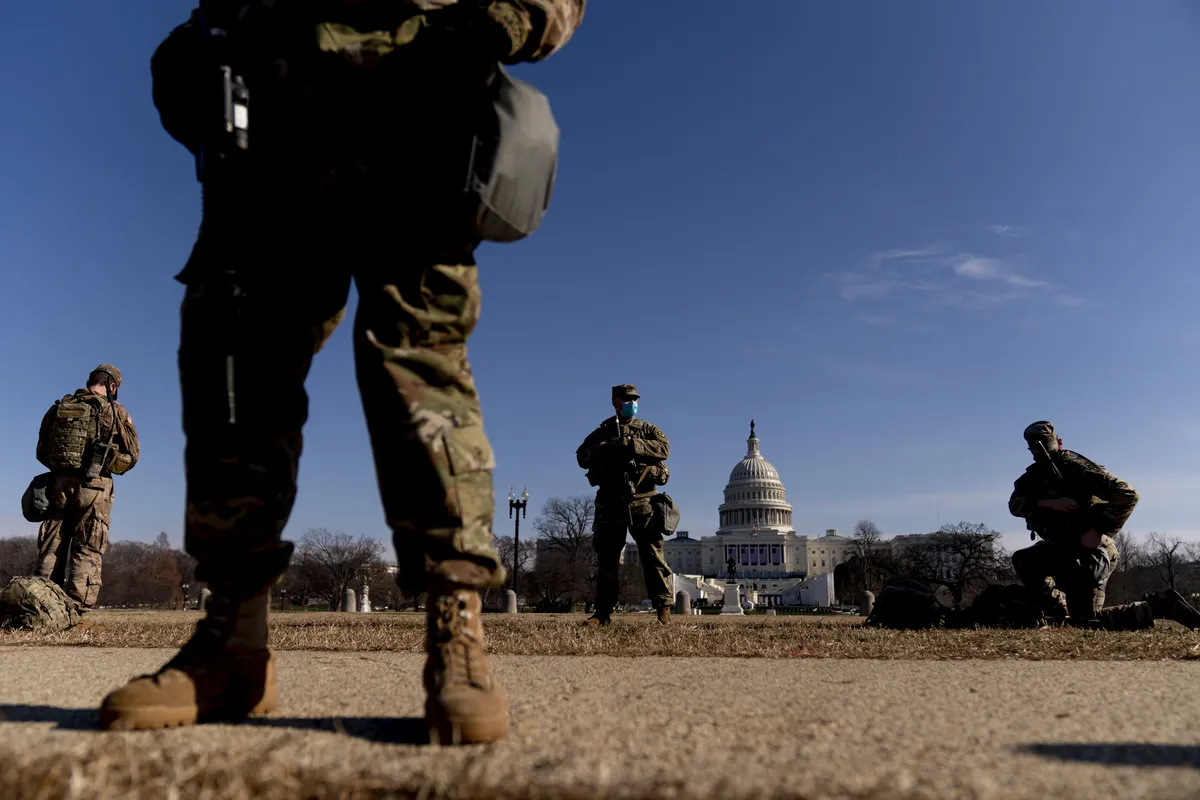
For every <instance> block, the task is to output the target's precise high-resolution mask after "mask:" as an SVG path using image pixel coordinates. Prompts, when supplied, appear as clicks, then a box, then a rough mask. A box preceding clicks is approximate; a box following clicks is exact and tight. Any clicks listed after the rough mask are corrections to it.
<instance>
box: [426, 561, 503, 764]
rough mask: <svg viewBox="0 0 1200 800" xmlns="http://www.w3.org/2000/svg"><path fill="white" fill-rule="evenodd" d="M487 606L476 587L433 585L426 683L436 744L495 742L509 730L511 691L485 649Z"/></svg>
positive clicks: (428, 715)
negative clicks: (499, 679) (495, 672)
mask: <svg viewBox="0 0 1200 800" xmlns="http://www.w3.org/2000/svg"><path fill="white" fill-rule="evenodd" d="M482 611H483V602H482V600H481V599H480V597H479V592H477V591H476V590H475V589H473V588H471V587H466V586H453V585H448V586H447V585H440V586H431V587H430V589H429V602H428V605H427V609H426V616H425V621H426V625H425V652H426V653H427V654H428V655H427V656H426V659H425V672H424V676H423V677H424V681H423V682H424V684H425V724H426V726H427V727H428V728H429V739H430V741H431V742H432V743H433V744H474V743H480V742H494V741H496V740H497V739H502V738H504V736H505V735H507V733H508V694H507V693H506V692H505V691H504V689H503V688H502V687H501V686H500V684H499V683H498V682H497V681H496V678H495V676H494V675H493V674H492V665H491V664H490V663H489V662H488V657H487V652H486V651H485V650H484V640H483V619H482V618H481V614H482Z"/></svg>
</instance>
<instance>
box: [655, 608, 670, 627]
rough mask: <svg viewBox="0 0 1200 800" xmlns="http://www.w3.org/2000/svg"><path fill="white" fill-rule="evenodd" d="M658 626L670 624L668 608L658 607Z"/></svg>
mask: <svg viewBox="0 0 1200 800" xmlns="http://www.w3.org/2000/svg"><path fill="white" fill-rule="evenodd" d="M658 624H659V625H670V624H671V607H670V606H659V607H658Z"/></svg>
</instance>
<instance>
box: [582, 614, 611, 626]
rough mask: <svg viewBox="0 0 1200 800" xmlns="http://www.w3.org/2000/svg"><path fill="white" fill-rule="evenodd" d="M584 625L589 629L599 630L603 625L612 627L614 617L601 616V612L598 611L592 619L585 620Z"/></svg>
mask: <svg viewBox="0 0 1200 800" xmlns="http://www.w3.org/2000/svg"><path fill="white" fill-rule="evenodd" d="M583 624H584V625H587V626H588V627H589V628H599V627H600V626H601V625H612V617H610V616H609V615H608V614H601V613H600V612H599V611H597V612H596V613H595V614H592V615H591V616H590V617H588V618H587V619H585V620H584V621H583Z"/></svg>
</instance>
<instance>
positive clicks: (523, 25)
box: [485, 0, 529, 61]
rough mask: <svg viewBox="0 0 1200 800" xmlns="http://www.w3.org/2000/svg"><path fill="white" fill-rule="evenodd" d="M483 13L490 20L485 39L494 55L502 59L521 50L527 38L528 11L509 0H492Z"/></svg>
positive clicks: (486, 27) (510, 56)
mask: <svg viewBox="0 0 1200 800" xmlns="http://www.w3.org/2000/svg"><path fill="white" fill-rule="evenodd" d="M485 13H486V15H487V18H488V21H489V22H490V24H489V25H487V26H485V29H489V32H488V34H487V35H486V39H487V41H488V42H489V45H490V47H491V48H494V49H493V50H491V52H493V53H494V54H495V57H496V58H498V59H499V60H501V61H504V60H506V59H509V58H512V57H513V56H515V55H516V54H517V53H519V52H521V49H522V48H523V47H525V42H526V40H527V39H528V38H529V22H528V21H529V17H528V12H526V11H525V10H524V9H522V8H520V7H519V6H518V5H517V4H516V3H514V2H510V1H509V0H493V2H490V3H488V5H487V7H486V9H485Z"/></svg>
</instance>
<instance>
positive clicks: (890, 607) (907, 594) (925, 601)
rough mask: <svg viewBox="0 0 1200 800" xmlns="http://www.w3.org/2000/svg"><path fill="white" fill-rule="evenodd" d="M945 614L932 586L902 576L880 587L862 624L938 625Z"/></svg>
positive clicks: (891, 625) (910, 626)
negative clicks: (873, 603)
mask: <svg viewBox="0 0 1200 800" xmlns="http://www.w3.org/2000/svg"><path fill="white" fill-rule="evenodd" d="M945 617H946V608H945V606H943V605H942V604H941V603H939V602H938V599H937V595H936V594H934V590H933V588H932V587H930V586H927V585H926V584H924V583H922V582H921V581H918V580H913V579H912V578H901V579H900V580H896V581H892V582H891V583H889V584H887V585H886V586H884V587H883V591H881V592H880V593H879V597H877V598H875V608H874V610H872V611H871V616H869V617H867V621H866V622H864V623H863V626H864V627H868V628H897V629H900V630H919V629H922V628H939V627H941V625H942V622H943V620H944V619H945Z"/></svg>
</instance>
